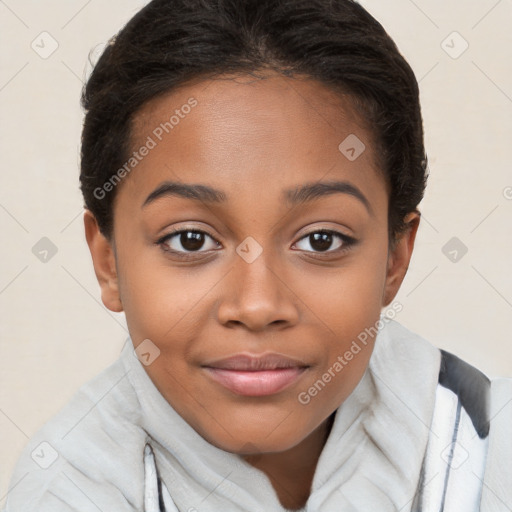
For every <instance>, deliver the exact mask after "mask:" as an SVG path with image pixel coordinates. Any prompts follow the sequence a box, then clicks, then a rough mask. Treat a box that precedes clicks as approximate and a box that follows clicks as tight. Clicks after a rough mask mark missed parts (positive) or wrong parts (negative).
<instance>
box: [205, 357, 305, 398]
mask: <svg viewBox="0 0 512 512" xmlns="http://www.w3.org/2000/svg"><path fill="white" fill-rule="evenodd" d="M203 368H204V369H205V371H206V372H207V374H208V375H209V376H210V378H212V379H213V380H214V381H215V382H217V383H218V384H220V385H222V386H223V387H225V388H227V389H228V390H230V391H231V392H233V393H235V394H237V395H244V396H269V395H274V394H276V393H279V392H280V391H284V390H285V389H286V388H288V387H290V386H291V385H293V384H294V383H295V382H296V381H297V380H298V379H299V378H300V377H301V375H302V374H303V373H304V372H305V371H306V370H307V369H308V368H309V366H308V365H307V364H305V363H304V362H302V361H299V360H297V359H292V358H289V357H286V356H283V355H281V354H266V355H264V356H254V355H247V354H239V355H236V356H233V357H229V358H227V359H222V360H218V361H213V362H211V363H207V364H205V365H203Z"/></svg>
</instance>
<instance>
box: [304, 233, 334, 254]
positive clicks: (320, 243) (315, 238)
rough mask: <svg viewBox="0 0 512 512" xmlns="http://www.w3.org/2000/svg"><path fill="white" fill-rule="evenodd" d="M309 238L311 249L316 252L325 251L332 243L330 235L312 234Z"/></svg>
mask: <svg viewBox="0 0 512 512" xmlns="http://www.w3.org/2000/svg"><path fill="white" fill-rule="evenodd" d="M309 238H310V241H309V243H310V244H311V247H313V249H315V250H317V251H326V250H327V249H329V248H330V246H331V243H332V234H331V233H312V234H311V235H309Z"/></svg>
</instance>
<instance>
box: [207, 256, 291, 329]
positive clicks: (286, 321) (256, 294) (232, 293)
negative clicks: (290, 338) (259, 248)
mask: <svg viewBox="0 0 512 512" xmlns="http://www.w3.org/2000/svg"><path fill="white" fill-rule="evenodd" d="M290 281H291V278H290V273H288V272H285V271H284V270H283V268H282V266H281V264H279V265H278V264H277V263H276V259H272V258H271V257H270V254H267V253H266V252H265V251H263V252H262V253H261V254H260V255H259V256H258V257H257V258H256V259H255V260H254V261H252V262H251V263H249V262H247V261H246V260H244V259H243V258H241V257H239V256H236V258H235V262H234V267H233V268H232V270H231V271H230V272H229V273H228V275H227V276H226V278H225V280H224V288H223V290H222V298H221V302H220V304H219V307H218V310H217V314H218V320H219V322H220V323H222V324H223V325H225V326H226V327H234V326H236V325H243V326H245V327H246V328H247V329H250V330H251V331H261V330H265V329H268V328H278V329H284V328H286V327H290V326H291V325H294V324H295V323H297V321H298V318H299V311H298V308H297V304H298V303H300V300H299V298H298V297H297V296H296V295H295V293H294V292H293V288H294V286H293V282H290Z"/></svg>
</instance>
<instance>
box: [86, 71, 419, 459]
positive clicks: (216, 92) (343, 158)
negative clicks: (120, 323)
mask: <svg viewBox="0 0 512 512" xmlns="http://www.w3.org/2000/svg"><path fill="white" fill-rule="evenodd" d="M224 78H225V77H224ZM347 101H348V100H347V99H345V100H343V99H342V98H341V97H340V96H338V95H335V94H334V93H333V92H331V91H330V90H329V89H327V88H325V87H324V86H322V85H321V84H320V83H318V82H316V81H313V80H309V81H299V80H293V79H290V78H285V77H283V76H280V75H267V77H266V78H265V79H263V80H255V79H254V78H253V77H248V76H239V77H238V78H233V77H231V79H217V80H214V81H205V82H201V83H198V84H195V85H189V86H186V87H184V88H182V89H180V90H179V91H175V92H173V93H172V94H168V95H166V96H163V97H160V98H158V99H156V100H153V101H151V102H149V103H147V104H146V105H145V106H144V107H143V109H142V110H141V111H140V112H139V113H138V114H137V116H136V123H135V126H134V133H133V137H132V143H133V150H134V151H136V152H137V154H136V155H135V156H134V157H133V158H135V159H136V161H135V160H133V161H132V162H131V166H132V167H131V170H130V172H129V173H126V175H125V176H124V177H123V179H122V181H121V183H119V184H118V185H117V191H116V193H117V197H116V201H115V205H114V219H115V221H114V242H113V243H114V246H115V260H114V259H112V260H111V261H112V262H114V263H113V267H112V274H111V275H110V276H108V275H107V274H108V273H107V274H105V275H106V277H105V279H100V282H101V284H102V290H103V301H104V303H105V304H106V305H107V307H109V308H110V309H113V310H121V309H122V310H124V311H125V313H126V319H127V323H128V327H129V331H130V335H131V338H132V340H133V343H134V346H135V347H137V346H138V345H139V344H141V343H142V342H143V341H144V340H146V341H144V343H145V345H142V346H143V347H145V349H144V352H147V353H148V354H149V355H146V356H145V358H146V361H145V362H146V363H149V364H148V365H147V366H145V369H146V371H147V373H148V374H149V376H150V377H151V379H152V380H153V382H154V383H155V385H156V386H157V388H158V389H159V390H160V392H161V393H162V395H163V396H164V397H165V398H166V399H167V401H168V402H169V403H170V404H171V405H172V407H173V408H174V409H175V410H176V411H177V412H178V413H179V414H180V415H181V416H182V417H183V418H184V419H185V420H186V421H187V422H188V423H189V424H190V425H191V426H192V427H193V428H194V429H195V430H196V431H197V432H198V433H199V434H200V435H202V436H203V437H204V438H205V439H206V440H207V441H209V442H210V443H212V444H214V445H216V446H218V447H219V448H222V449H224V450H227V451H232V452H243V450H244V447H245V446H246V445H247V443H250V444H251V445H252V446H253V447H254V448H255V449H256V450H258V451H260V452H276V451H283V450H286V449H289V448H291V447H293V446H295V445H297V444H298V443H299V442H300V441H302V440H304V439H305V438H306V437H307V436H308V435H309V434H310V433H311V432H313V431H314V430H315V429H316V428H317V427H318V426H319V425H320V424H321V423H322V422H324V420H325V419H326V418H327V417H328V416H329V415H330V414H331V413H332V412H333V411H334V410H335V409H336V408H337V407H338V406H339V405H340V404H341V403H342V402H343V401H344V400H345V398H346V397H347V396H348V395H349V394H350V393H351V392H352V390H353V389H354V388H355V386H356V385H357V383H358V382H359V380H360V379H361V377H362V375H363V373H364V371H365V369H366V367H367V364H368V360H369V358H370V355H371V352H372V349H373V341H374V340H373V338H372V337H368V338H367V343H366V345H361V343H359V345H360V346H361V347H362V349H361V350H360V351H359V352H357V353H356V354H353V357H352V358H350V360H347V358H346V357H345V354H346V353H347V351H350V347H351V345H352V343H353V341H354V340H357V339H358V336H359V335H360V334H361V333H362V332H363V331H365V329H368V328H372V327H374V326H375V324H376V323H377V322H378V320H379V314H380V312H381V308H382V307H383V306H384V305H387V304H389V302H390V301H391V300H392V298H393V297H394V295H395V293H396V291H397V289H398V287H399V285H400V282H401V280H402V278H403V274H404V273H405V269H406V265H407V262H405V263H404V262H403V261H401V260H400V258H396V261H395V260H394V259H393V253H390V254H389V255H388V225H387V216H388V192H387V188H386V185H385V181H384V179H383V177H382V176H381V174H380V173H379V172H378V170H377V167H376V155H375V154H374V152H373V150H372V147H373V145H374V144H373V141H372V138H371V134H370V133H369V132H368V131H366V130H365V129H364V128H363V127H362V125H361V124H360V122H359V120H358V117H357V116H356V115H355V114H354V113H353V111H352V109H351V108H350V103H347ZM171 116H174V117H173V118H172V119H171ZM165 123H167V124H165ZM363 144H364V146H363ZM143 147H146V148H147V149H146V150H144V149H142V148H143ZM127 168H128V167H127ZM122 174H123V173H121V175H122ZM172 183H174V184H178V185H179V187H181V188H179V187H176V186H173V185H172ZM191 186H194V187H195V189H194V190H195V192H190V191H187V190H188V189H187V188H186V187H191ZM309 187H312V188H309ZM210 189H214V190H215V192H213V191H211V190H210ZM88 230H89V231H88V233H89V235H88V236H89V238H88V240H89V241H90V240H91V233H92V228H91V227H90V226H89V228H88ZM175 231H181V232H183V233H182V234H179V233H178V234H173V232H175ZM322 231H323V232H322ZM97 236H99V235H97ZM90 245H91V244H90ZM91 251H93V258H94V259H95V266H96V268H97V271H99V272H100V273H101V272H102V270H101V269H100V267H101V263H100V260H101V258H102V257H103V256H100V255H99V252H100V251H99V250H98V251H95V250H94V249H93V248H91ZM95 253H96V254H95ZM104 253H105V254H106V252H105V251H103V252H102V254H104ZM111 254H113V253H111ZM388 256H389V257H388ZM109 257H110V256H109ZM409 257H410V254H409ZM112 258H113V256H112ZM397 262H398V263H397ZM104 267H105V266H104ZM402 267H403V268H402ZM372 332H373V331H372ZM147 340H149V341H147ZM156 347H157V348H158V350H159V354H158V350H157V349H156ZM353 352H355V351H353ZM269 354H270V355H271V356H270V359H268V360H267V361H266V362H261V361H260V362H256V363H255V362H254V361H253V360H254V359H256V360H257V359H259V358H260V357H262V356H266V355H269ZM233 356H235V359H232V360H230V361H228V362H226V361H225V360H226V359H228V358H231V357H233ZM237 356H241V357H239V358H237ZM243 356H246V357H245V358H244V357H243ZM339 358H342V359H343V361H344V363H343V365H342V369H341V370H339V368H340V367H339V366H337V365H336V362H338V365H339V364H340V359H339ZM223 360H224V361H223ZM244 365H245V366H244ZM336 369H338V370H336ZM326 374H329V375H330V376H331V378H330V379H328V378H325V375H326ZM322 379H323V383H324V385H323V386H319V385H318V381H319V380H322ZM326 381H328V382H326ZM315 383H317V386H316V388H315V389H317V392H316V393H315V392H314V391H311V392H310V391H309V390H310V389H311V388H312V387H314V385H315ZM319 389H320V390H319Z"/></svg>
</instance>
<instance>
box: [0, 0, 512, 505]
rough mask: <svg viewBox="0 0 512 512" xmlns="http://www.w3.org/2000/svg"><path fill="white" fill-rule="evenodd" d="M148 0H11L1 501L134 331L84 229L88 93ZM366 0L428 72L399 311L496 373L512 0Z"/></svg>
mask: <svg viewBox="0 0 512 512" xmlns="http://www.w3.org/2000/svg"><path fill="white" fill-rule="evenodd" d="M145 3H146V2H144V1H142V0H138V1H137V0H110V1H109V2H108V3H107V2H100V1H98V0H89V1H86V0H80V1H79V0H73V1H71V0H66V1H64V0H46V1H44V2H40V1H36V0H5V1H0V16H1V24H0V33H1V34H2V35H1V48H2V50H1V52H0V59H1V75H0V108H1V111H2V123H1V126H0V133H1V180H2V186H1V189H0V222H1V228H2V251H1V252H0V268H1V274H0V311H1V322H0V330H1V331H0V332H1V345H0V349H1V357H0V432H1V435H0V439H1V445H0V461H1V467H0V506H2V505H3V504H4V502H5V495H6V493H7V492H8V478H9V477H10V474H11V471H12V468H13V465H14V463H15V461H16V459H17V457H18V456H19V453H20V451H21V449H22V448H23V446H24V445H25V443H26V442H27V440H28V438H29V437H31V436H32V435H33V433H34V432H35V431H36V430H37V429H38V428H39V427H40V426H41V425H42V424H43V423H44V422H45V421H46V420H47V419H49V418H50V416H52V415H53V414H54V413H55V412H57V410H58V409H60V408H61V407H62V406H63V405H64V404H65V403H66V402H67V401H68V400H69V399H70V398H71V396H72V394H73V393H74V392H75V391H76V390H77V389H78V388H79V387H80V386H81V385H82V384H84V383H85V382H86V381H88V380H89V379H90V378H92V377H93V376H94V375H96V374H97V373H99V372H100V371H101V370H103V369H104V368H106V367H107V366H108V365H109V364H110V363H111V362H113V361H114V359H116V357H117V356H118V354H119V351H120V349H121V346H122V344H123V343H124V341H125V340H126V337H127V334H128V333H127V330H126V327H125V323H124V318H123V316H122V315H121V314H119V315H116V314H113V313H111V312H109V311H108V310H106V309H105V308H104V307H103V305H102V304H101V301H100V295H99V287H98V285H97V282H96V280H95V276H94V273H93V269H92V264H91V262H90V257H89V253H88V249H87V246H86V243H85V239H84V235H83V227H82V222H81V213H82V209H81V204H82V202H81V195H80V192H79V189H78V162H79V140H80V131H81V121H82V112H81V110H80V107H79V95H80V90H81V86H82V80H83V77H84V73H85V72H86V59H87V55H88V53H89V52H90V51H91V50H92V49H93V48H95V47H97V45H101V44H102V43H104V42H105V41H106V40H107V39H108V38H109V37H110V36H111V35H112V34H113V33H114V32H116V31H117V30H118V29H119V28H121V26H122V25H123V24H124V23H125V22H126V21H127V20H128V19H129V18H130V17H131V16H132V15H133V14H134V13H135V12H136V11H137V10H138V9H139V8H140V7H141V6H142V5H144V4H145ZM362 4H363V5H364V6H366V7H367V8H368V10H369V11H370V12H371V13H372V14H373V15H374V16H375V17H376V18H377V19H378V20H379V21H380V22H381V23H382V24H383V25H384V27H385V28H386V29H387V30H388V32H389V33H390V35H391V36H392V37H393V38H394V39H395V41H396V42H397V44H398V46H399V48H400V49H401V51H402V53H403V54H404V55H405V57H406V58H407V59H408V61H409V62H410V64H411V65H412V67H413V69H414V71H415V73H416V76H417V77H418V80H420V88H421V96H422V105H423V115H424V122H425V130H426V146H427V151H428V154H429V158H430V170H431V176H430V182H429V186H428V190H427V195H426V198H425V200H424V201H423V203H422V208H421V209H422V212H423V214H424V222H423V223H422V225H421V228H420V231H419V235H418V239H417V247H416V252H415V255H414V257H413V261H412V264H411V267H410V271H409V274H408V276H407V278H406V280H405V282H404V284H403V287H402V289H401V292H400V294H399V296H398V297H397V299H398V300H399V301H400V302H401V303H402V304H403V311H402V312H401V313H400V314H399V315H398V317H397V319H398V321H400V322H401V323H403V324H404V325H405V326H406V327H408V328H410V329H412V330H414V331H416V332H418V333H419V334H421V335H422V336H424V337H425V338H427V339H428V340H430V341H431V342H432V343H434V344H435V345H437V346H439V347H443V348H446V349H447V350H451V351H453V352H455V353H456V354H457V355H459V356H460V357H462V358H463V359H465V360H466V361H468V362H469V363H471V364H474V365H476V366H478V367H479V368H480V369H482V370H483V371H485V372H486V373H487V374H488V375H489V376H495V375H504V376H509V377H512V340H511V335H510V332H511V329H512V314H511V313H512V273H511V272H510V268H511V262H512V236H511V235H512V229H511V228H512V171H511V159H510V147H511V146H510V141H511V140H512V72H511V69H510V62H512V30H511V28H512V27H511V25H512V2H511V1H510V0H501V1H496V0H478V1H477V0H472V1H469V2H460V1H458V0H457V1H456V0H451V1H446V0H428V1H427V0H416V1H415V2H413V1H412V0H386V1H385V2H383V1H382V0H365V1H363V2H362ZM43 31H46V32H48V33H49V34H50V35H51V36H46V35H44V36H39V35H40V34H41V32H43ZM453 31H457V32H458V33H459V34H460V36H457V35H450V34H452V32H453ZM50 37H51V38H53V39H54V40H55V41H57V43H58V48H57V50H56V51H55V52H54V53H53V54H52V55H51V56H49V57H48V58H42V57H41V56H40V55H39V54H38V53H36V51H34V50H33V49H32V48H31V43H32V41H34V40H35V43H34V46H35V45H37V44H38V45H39V47H37V46H36V48H38V51H39V52H40V53H41V52H43V51H49V50H50V49H51V44H52V40H51V39H50ZM461 37H462V38H463V39H462V38H461ZM41 38H46V39H44V40H43V43H44V48H43V43H42V42H41ZM447 38H448V39H447ZM445 40H446V42H445V43H444V45H443V46H444V47H445V49H446V50H448V52H449V53H451V56H450V55H449V54H448V53H447V52H446V51H445V50H444V49H443V46H442V42H443V41H445ZM464 40H465V41H467V43H468V44H469V47H468V49H467V50H466V51H465V52H464V53H463V54H461V55H460V56H458V58H453V57H454V56H457V54H458V53H460V51H461V50H462V49H463V48H464V44H465V43H464ZM54 44H55V43H54ZM42 237H47V238H49V239H50V240H51V241H52V243H53V244H54V245H55V246H56V248H57V253H56V254H55V255H54V256H53V257H51V259H50V258H49V261H47V262H46V263H44V262H42V261H40V260H39V259H38V258H36V256H35V255H34V254H33V252H32V248H33V247H34V245H35V244H36V243H37V242H38V241H39V240H40V239H41V238H42ZM452 237H457V238H458V239H459V241H460V242H457V243H459V244H460V243H463V244H464V245H465V246H466V247H467V248H468V252H467V254H465V255H464V256H463V257H462V258H460V254H461V253H460V252H459V253H458V258H460V259H459V260H458V261H457V262H452V261H450V260H449V259H448V257H447V256H445V254H444V253H443V251H442V248H443V247H444V246H445V244H446V243H447V242H448V241H449V240H450V239H451V238H452ZM449 250H453V248H451V247H449V249H448V250H446V249H445V252H447V253H448V251H449ZM452 256H454V253H452ZM13 484H15V482H14V483H13Z"/></svg>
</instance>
